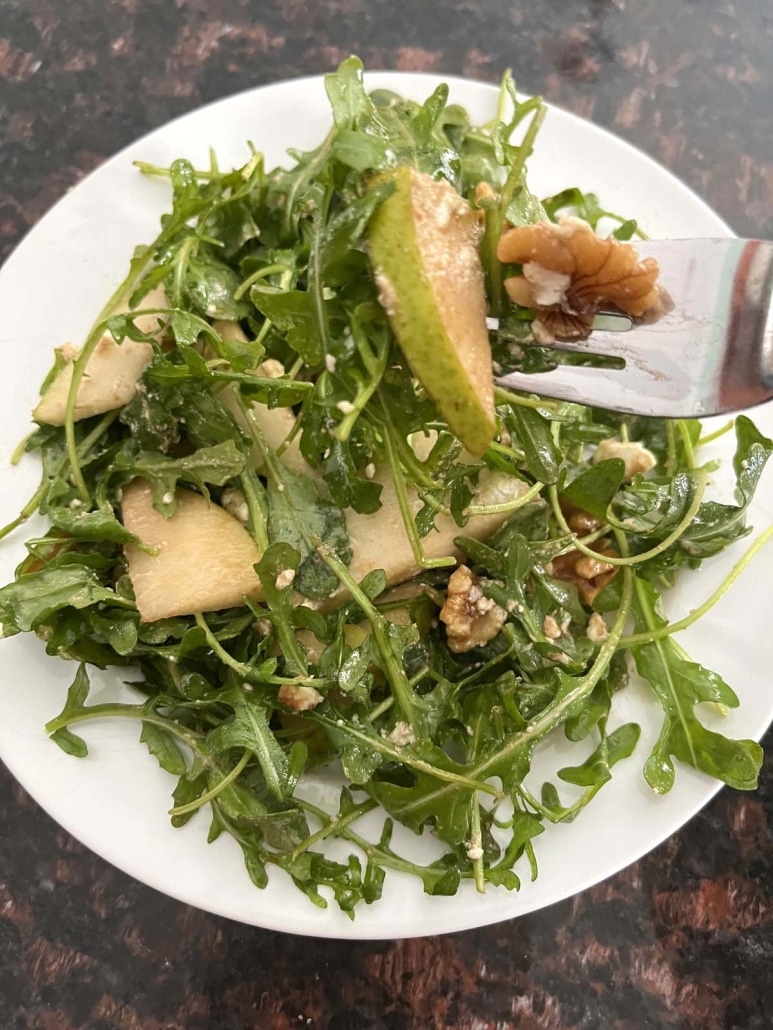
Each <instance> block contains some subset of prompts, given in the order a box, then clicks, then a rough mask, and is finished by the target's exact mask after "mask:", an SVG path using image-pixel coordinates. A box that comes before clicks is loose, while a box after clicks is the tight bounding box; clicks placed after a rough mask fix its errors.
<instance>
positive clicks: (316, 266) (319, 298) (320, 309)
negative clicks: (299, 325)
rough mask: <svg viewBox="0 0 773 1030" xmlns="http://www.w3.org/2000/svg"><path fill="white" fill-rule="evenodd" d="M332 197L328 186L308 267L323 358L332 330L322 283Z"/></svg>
mask: <svg viewBox="0 0 773 1030" xmlns="http://www.w3.org/2000/svg"><path fill="white" fill-rule="evenodd" d="M332 195H333V188H332V186H328V187H327V189H326V190H325V194H324V196H323V198H322V202H321V204H320V206H319V208H318V209H317V212H316V214H315V217H314V225H313V229H312V241H311V252H310V254H309V267H308V279H309V282H308V291H309V293H310V294H311V297H312V301H313V303H314V321H315V322H316V324H317V335H318V337H319V343H320V346H321V347H322V354H323V356H327V354H329V352H330V329H329V326H328V319H327V310H326V308H325V296H324V292H323V291H324V283H323V281H322V232H323V226H324V224H325V221H326V219H327V214H328V210H329V209H330V200H331V197H332Z"/></svg>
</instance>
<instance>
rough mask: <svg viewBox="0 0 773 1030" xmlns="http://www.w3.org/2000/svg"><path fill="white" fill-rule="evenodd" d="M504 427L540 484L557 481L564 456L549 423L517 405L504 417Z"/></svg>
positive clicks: (533, 412)
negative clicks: (560, 452)
mask: <svg viewBox="0 0 773 1030" xmlns="http://www.w3.org/2000/svg"><path fill="white" fill-rule="evenodd" d="M505 424H506V425H507V427H508V429H510V431H511V432H512V434H513V435H514V437H515V438H516V440H517V443H518V444H519V445H520V447H521V450H522V451H523V453H524V455H525V456H526V467H527V468H528V470H529V472H531V474H532V475H533V476H534V478H535V479H537V480H538V481H539V482H540V483H546V484H547V485H552V484H553V483H556V482H557V481H558V475H559V471H560V468H561V455H560V454H559V453H558V450H557V448H556V445H555V442H554V440H553V437H552V435H551V432H550V424H549V423H548V421H547V420H546V419H544V418H543V417H542V415H540V414H539V412H537V411H534V410H533V409H532V408H520V407H518V406H516V405H514V406H513V407H512V408H510V409H509V410H508V411H507V413H506V415H505Z"/></svg>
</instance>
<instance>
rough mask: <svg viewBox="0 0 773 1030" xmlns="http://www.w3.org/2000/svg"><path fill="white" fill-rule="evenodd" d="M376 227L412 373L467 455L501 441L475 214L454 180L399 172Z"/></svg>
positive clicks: (388, 175)
mask: <svg viewBox="0 0 773 1030" xmlns="http://www.w3.org/2000/svg"><path fill="white" fill-rule="evenodd" d="M375 181H376V182H384V181H391V182H393V183H394V186H395V189H394V192H393V193H392V194H391V195H390V196H389V197H387V199H386V200H385V201H384V202H383V203H382V204H381V205H380V207H379V208H378V209H377V211H376V213H375V214H374V216H373V218H372V219H371V222H370V227H369V230H368V241H369V248H370V260H371V265H372V267H373V274H374V277H375V280H376V284H377V286H378V289H379V300H380V302H381V305H382V307H383V308H384V310H385V311H386V313H387V316H388V318H389V321H390V323H391V325H392V329H393V330H394V333H395V336H396V337H397V340H398V342H399V344H400V346H401V348H402V350H403V353H404V354H405V357H406V358H407V360H408V364H409V365H410V367H411V370H412V372H413V374H414V375H415V376H416V378H417V379H418V380H419V382H420V383H421V384H422V386H423V387H424V389H425V390H426V391H427V393H428V394H429V396H430V397H431V398H432V400H433V401H434V402H435V405H436V406H437V409H438V411H439V412H440V414H441V416H442V417H443V418H444V419H445V420H446V422H447V423H448V425H449V426H450V427H451V429H452V430H453V432H454V433H455V434H456V435H457V437H458V438H459V439H460V440H461V441H462V443H463V444H464V445H465V447H466V448H467V450H468V451H470V452H471V453H472V454H474V455H481V454H483V452H484V451H485V450H486V448H487V447H488V445H489V443H490V442H491V440H492V439H493V437H494V432H495V430H496V422H495V417H494V379H493V369H492V362H491V346H490V344H489V337H488V329H487V327H486V295H485V290H484V279H483V268H482V266H481V262H480V255H479V253H478V239H479V229H478V224H477V222H476V219H475V214H474V212H473V211H472V208H471V207H470V205H469V204H468V203H467V201H466V200H464V198H463V197H460V196H459V194H458V193H457V192H456V190H454V189H453V187H452V186H450V185H449V184H448V183H447V182H444V181H437V180H435V179H432V178H431V177H430V176H429V175H426V174H424V173H423V172H417V171H416V170H415V169H414V168H408V167H402V168H395V169H393V170H391V171H389V172H385V173H383V175H379V176H378V177H377V179H376V180H375Z"/></svg>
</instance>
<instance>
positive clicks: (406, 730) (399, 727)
mask: <svg viewBox="0 0 773 1030" xmlns="http://www.w3.org/2000/svg"><path fill="white" fill-rule="evenodd" d="M381 736H382V737H383V738H384V740H386V741H387V743H389V744H394V746H395V747H405V746H406V745H407V744H415V743H416V734H415V733H414V732H413V729H412V728H411V726H409V725H408V723H407V722H403V720H402V719H401V720H400V721H399V722H396V723H395V725H394V728H393V729H392V730H391V731H390V732H389V733H385V732H384V730H382V731H381Z"/></svg>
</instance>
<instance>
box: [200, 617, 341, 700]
mask: <svg viewBox="0 0 773 1030" xmlns="http://www.w3.org/2000/svg"><path fill="white" fill-rule="evenodd" d="M195 619H196V625H197V626H198V627H199V628H200V629H202V630H203V631H204V636H205V637H206V640H207V644H208V645H209V646H210V648H211V649H212V651H213V653H214V654H216V655H217V657H218V658H219V659H220V661H221V662H222V663H223V665H227V666H228V668H229V669H233V671H234V672H235V673H237V674H238V675H239V676H243V677H244V679H246V680H249V681H250V683H258V684H267V683H271V684H275V685H279V686H281V685H283V684H288V685H289V686H294V687H318V686H324V685H326V684H327V683H328V680H326V679H319V678H315V677H313V676H291V677H287V676H259V675H258V670H257V669H256V668H255V667H254V666H252V665H245V664H244V662H240V661H237V659H236V658H234V657H233V655H231V654H229V653H228V651H226V649H225V648H224V647H223V645H222V644H221V643H220V641H219V640H218V639H217V637H216V636H215V634H214V633H213V632H212V630H211V629H210V628H209V626H208V625H207V622H206V620H205V618H204V616H203V615H202V614H201V612H197V613H196V615H195Z"/></svg>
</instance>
